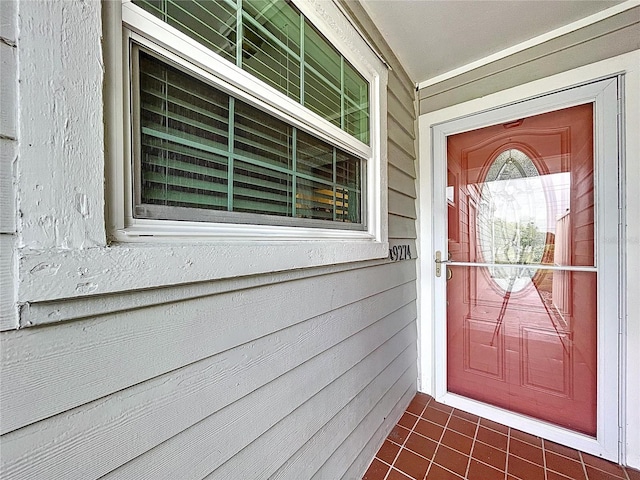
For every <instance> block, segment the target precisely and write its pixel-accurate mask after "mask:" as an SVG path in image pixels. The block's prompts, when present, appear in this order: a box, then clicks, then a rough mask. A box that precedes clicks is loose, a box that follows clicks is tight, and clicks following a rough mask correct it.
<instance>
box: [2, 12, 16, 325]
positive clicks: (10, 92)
mask: <svg viewBox="0 0 640 480" xmlns="http://www.w3.org/2000/svg"><path fill="white" fill-rule="evenodd" d="M15 7H16V4H15V3H13V2H7V3H6V4H3V5H2V9H1V10H0V71H1V72H2V77H1V78H0V106H1V107H2V108H0V272H2V275H0V329H2V328H4V327H7V326H10V325H14V324H15V323H16V309H15V304H14V295H15V290H14V280H15V275H14V259H13V253H12V252H13V248H14V245H15V242H16V235H15V233H16V220H15V219H16V215H15V195H14V185H13V178H14V177H13V168H14V161H15V159H16V146H17V143H18V142H17V138H18V125H17V123H18V116H17V115H16V99H17V95H16V90H17V85H18V82H17V48H16V38H17V36H18V30H17V22H16V20H17V16H16V10H15Z"/></svg>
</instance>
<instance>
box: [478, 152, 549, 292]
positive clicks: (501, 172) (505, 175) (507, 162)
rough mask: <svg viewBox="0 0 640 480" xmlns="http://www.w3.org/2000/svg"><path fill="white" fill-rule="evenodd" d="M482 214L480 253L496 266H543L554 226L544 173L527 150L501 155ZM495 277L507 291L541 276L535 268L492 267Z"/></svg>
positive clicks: (488, 180) (487, 184)
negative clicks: (547, 241)
mask: <svg viewBox="0 0 640 480" xmlns="http://www.w3.org/2000/svg"><path fill="white" fill-rule="evenodd" d="M481 185H482V187H481V192H480V202H479V205H478V213H477V216H476V232H477V236H478V239H477V242H478V243H477V244H478V247H479V252H478V253H479V254H480V255H481V258H482V260H481V261H483V262H486V263H494V264H516V265H526V264H540V263H542V259H543V256H544V251H545V244H546V232H547V231H548V229H547V224H548V219H547V217H548V214H547V212H548V208H547V197H546V195H545V192H546V190H545V188H544V185H543V177H541V176H540V172H539V171H538V169H537V168H536V166H535V164H534V163H533V160H532V159H531V158H530V157H529V156H528V155H527V154H526V153H524V152H523V151H521V150H518V149H516V148H509V149H507V150H504V151H503V152H502V153H500V154H499V155H498V156H497V157H496V158H495V160H494V161H493V163H492V164H491V166H490V167H489V169H488V172H487V175H486V177H485V181H484V182H483V183H482V184H481ZM489 270H490V271H489V274H490V276H491V278H492V279H493V281H494V282H495V283H496V284H497V285H498V286H499V287H500V288H501V289H502V290H505V291H507V292H519V291H520V290H522V289H524V288H525V287H526V286H527V285H531V281H530V280H531V279H532V278H533V276H534V275H535V273H536V271H535V270H534V269H530V268H526V267H524V266H523V267H519V268H508V269H506V268H490V269H489Z"/></svg>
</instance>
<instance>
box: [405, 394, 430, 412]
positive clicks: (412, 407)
mask: <svg viewBox="0 0 640 480" xmlns="http://www.w3.org/2000/svg"><path fill="white" fill-rule="evenodd" d="M426 406H427V402H426V401H425V402H423V401H422V400H421V399H419V398H417V397H415V398H414V399H413V400H411V403H410V404H409V406H408V407H407V412H409V413H413V414H415V415H418V416H419V415H420V414H421V413H422V411H423V410H424V407H426Z"/></svg>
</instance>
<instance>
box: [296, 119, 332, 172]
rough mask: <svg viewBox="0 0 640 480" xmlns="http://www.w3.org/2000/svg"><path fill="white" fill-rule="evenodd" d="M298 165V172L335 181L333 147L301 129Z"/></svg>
mask: <svg viewBox="0 0 640 480" xmlns="http://www.w3.org/2000/svg"><path fill="white" fill-rule="evenodd" d="M296 165H297V169H296V170H297V171H298V173H305V174H307V175H310V176H313V177H315V178H322V179H324V180H327V181H329V182H333V147H332V146H331V145H328V144H327V143H325V142H323V141H322V140H319V139H317V138H315V137H313V136H311V135H309V134H308V133H304V132H302V131H300V130H299V131H298V140H297V157H296Z"/></svg>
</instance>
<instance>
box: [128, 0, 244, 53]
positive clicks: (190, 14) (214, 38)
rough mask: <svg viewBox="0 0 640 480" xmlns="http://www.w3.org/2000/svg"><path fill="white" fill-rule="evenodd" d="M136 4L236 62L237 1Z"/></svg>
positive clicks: (137, 0) (150, 0) (171, 0)
mask: <svg viewBox="0 0 640 480" xmlns="http://www.w3.org/2000/svg"><path fill="white" fill-rule="evenodd" d="M133 3H135V4H136V5H138V6H140V7H142V8H144V9H145V10H146V11H148V12H149V13H152V14H153V15H155V16H156V17H158V18H159V19H161V20H163V21H164V22H167V23H168V24H169V25H171V26H172V27H175V28H176V29H178V30H180V31H181V32H182V33H184V34H185V35H188V36H189V37H191V38H193V39H194V40H196V41H198V42H200V43H202V44H203V45H204V46H206V47H207V48H210V49H211V50H212V51H214V52H215V53H217V54H218V55H222V56H223V57H224V58H226V59H227V60H229V61H231V62H234V63H235V57H236V7H235V5H234V2H225V1H216V2H211V1H206V0H192V1H190V2H184V1H179V0H134V1H133Z"/></svg>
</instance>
